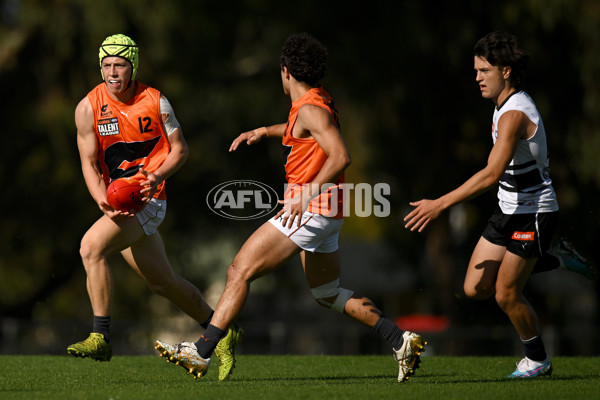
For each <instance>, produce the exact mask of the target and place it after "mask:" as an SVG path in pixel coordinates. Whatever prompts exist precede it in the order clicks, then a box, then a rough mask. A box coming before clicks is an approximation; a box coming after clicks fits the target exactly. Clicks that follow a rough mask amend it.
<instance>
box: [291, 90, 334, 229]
mask: <svg viewBox="0 0 600 400" xmlns="http://www.w3.org/2000/svg"><path fill="white" fill-rule="evenodd" d="M305 104H311V105H315V106H318V107H322V108H324V109H325V110H327V111H328V112H329V113H330V114H331V118H332V119H333V122H334V124H335V126H336V127H337V128H338V129H339V128H340V126H339V119H338V113H337V110H336V108H335V105H334V104H333V99H332V98H331V96H330V95H329V93H327V92H326V91H325V89H323V88H321V87H319V88H312V89H310V90H309V91H308V92H306V93H305V94H304V95H303V96H302V97H301V98H299V99H298V100H296V101H294V102H293V103H292V108H291V110H290V115H289V117H288V121H287V126H286V128H285V133H284V135H283V140H282V144H283V152H284V160H285V173H286V180H287V182H288V190H287V191H286V193H285V195H284V198H286V199H288V198H291V197H292V196H293V194H294V190H295V188H298V187H299V186H298V185H300V186H302V185H306V184H309V183H311V182H312V181H313V180H314V179H315V177H316V176H317V174H318V173H319V171H320V170H321V168H322V167H323V164H324V163H325V161H326V160H327V154H325V152H324V151H323V149H322V148H321V146H319V143H318V142H317V141H316V140H315V139H314V138H312V137H310V138H295V137H293V136H292V131H293V129H294V125H295V124H296V120H297V119H298V110H300V107H302V106H303V105H305ZM330 183H332V184H334V185H333V186H331V187H330V188H329V189H327V190H325V191H323V193H321V194H320V195H319V196H317V197H315V198H314V199H312V200H311V201H310V203H309V205H308V209H307V211H310V212H312V213H315V214H321V215H324V216H326V217H331V218H343V210H344V208H343V191H342V190H340V187H339V185H340V184H341V183H344V174H343V173H342V175H341V176H340V177H339V178H338V179H337V180H336V181H335V182H330ZM332 197H333V198H334V199H335V201H336V204H335V205H334V207H332V204H331V202H332Z"/></svg>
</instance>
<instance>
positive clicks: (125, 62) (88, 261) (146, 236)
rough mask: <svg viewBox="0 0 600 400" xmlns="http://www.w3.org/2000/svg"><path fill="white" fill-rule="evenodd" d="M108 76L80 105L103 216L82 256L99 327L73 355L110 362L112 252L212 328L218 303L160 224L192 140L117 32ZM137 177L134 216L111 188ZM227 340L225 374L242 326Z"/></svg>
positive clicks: (90, 175) (87, 163)
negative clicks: (192, 275)
mask: <svg viewBox="0 0 600 400" xmlns="http://www.w3.org/2000/svg"><path fill="white" fill-rule="evenodd" d="M99 58H100V72H101V75H102V78H103V80H104V81H103V82H102V83H100V84H98V85H97V86H96V87H95V88H94V89H93V90H92V91H90V92H89V93H88V95H87V96H86V97H84V98H83V100H81V102H80V103H79V104H78V105H77V108H76V110H75V124H76V126H77V146H78V148H79V153H80V157H81V168H82V170H83V177H84V179H85V183H86V185H87V188H88V190H89V192H90V194H91V196H92V198H93V199H94V201H95V202H96V203H97V204H98V207H99V208H100V211H102V216H101V217H100V218H99V219H98V220H97V221H96V222H95V223H94V224H93V225H92V227H91V228H90V229H89V230H88V231H87V232H86V233H85V235H84V236H83V239H82V240H81V249H80V253H81V258H82V261H83V265H84V267H85V271H86V273H87V289H88V294H89V297H90V301H91V303H92V309H93V313H94V322H93V329H92V332H91V333H90V335H89V337H88V338H87V339H85V340H84V341H81V342H78V343H75V344H73V345H71V346H69V347H68V349H67V352H68V354H70V355H72V356H75V357H90V358H93V359H95V360H98V361H109V360H110V359H111V357H112V347H111V343H110V303H111V294H112V288H113V280H112V276H111V271H110V266H109V265H108V262H107V257H108V256H109V255H111V254H113V253H119V252H120V253H121V255H122V256H123V258H124V259H125V261H126V262H127V263H128V264H129V265H130V266H131V268H133V269H134V270H135V271H136V272H137V273H138V274H139V275H140V276H141V277H142V278H144V279H145V280H146V281H147V282H148V285H149V286H150V288H151V289H152V290H153V291H154V292H156V293H158V294H160V295H162V296H164V297H166V298H168V299H169V300H171V301H172V302H173V303H174V304H175V305H177V306H178V307H179V308H180V309H181V310H183V311H184V312H185V313H187V314H188V315H189V316H191V317H192V318H193V319H195V320H196V321H198V323H199V324H200V325H202V326H203V327H205V328H206V327H207V326H208V323H209V322H210V319H211V316H212V313H213V311H212V309H211V308H210V306H209V305H208V304H206V302H205V301H204V299H203V297H202V294H201V293H200V291H199V290H198V288H196V287H195V286H194V285H192V284H191V283H190V282H188V281H187V280H185V279H184V278H182V277H181V276H179V275H177V274H176V273H175V272H174V271H173V269H172V268H171V265H170V264H169V260H168V259H167V255H166V252H165V248H164V245H163V241H162V239H161V236H160V234H159V232H158V226H159V225H160V224H161V222H162V221H163V218H164V217H165V213H166V208H167V197H166V193H165V180H166V179H167V178H168V177H170V176H171V175H173V174H174V173H175V172H176V171H177V170H178V169H179V168H181V166H182V165H183V164H184V163H185V161H186V159H187V157H188V153H189V150H188V146H187V143H186V141H185V139H184V137H183V133H182V131H181V127H180V125H179V123H178V122H177V119H176V118H175V114H174V113H173V108H172V106H171V104H170V103H169V101H168V100H167V99H166V97H164V96H163V95H162V94H161V93H160V91H158V90H156V89H154V88H151V87H149V86H147V85H144V84H142V83H141V82H138V81H137V80H136V79H135V78H136V74H137V70H138V62H139V55H138V46H137V44H136V43H135V42H134V41H133V40H132V39H131V38H129V37H128V36H125V35H122V34H117V35H112V36H109V37H107V38H106V40H104V42H103V43H102V45H101V46H100V54H99ZM123 177H131V178H134V179H138V180H139V181H140V183H141V185H142V186H143V187H144V189H143V190H142V194H143V195H144V198H143V200H144V202H145V203H146V204H145V207H144V208H143V209H142V210H141V211H139V212H137V213H135V214H133V213H131V212H124V211H119V210H115V209H113V208H112V207H111V206H110V205H109V204H108V202H107V198H106V189H107V187H108V185H109V183H110V182H111V181H113V180H115V179H118V178H123ZM228 332H229V335H228V336H226V337H225V339H224V340H223V341H222V343H221V346H222V347H223V348H222V349H221V352H220V355H221V361H222V362H221V367H220V371H219V372H220V375H222V377H221V378H222V379H225V378H227V376H229V374H230V373H231V370H232V368H233V365H234V358H233V357H234V354H233V352H234V349H235V345H236V344H237V341H238V340H239V338H240V335H241V333H242V331H241V330H240V329H239V328H238V327H237V326H235V325H232V328H231V329H230V330H229V331H228Z"/></svg>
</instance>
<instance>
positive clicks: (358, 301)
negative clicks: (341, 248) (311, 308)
mask: <svg viewBox="0 0 600 400" xmlns="http://www.w3.org/2000/svg"><path fill="white" fill-rule="evenodd" d="M301 258H302V265H303V266H304V273H305V274H306V279H307V281H308V286H309V287H310V288H311V289H313V288H315V287H318V286H321V285H324V284H326V283H329V282H331V281H334V280H336V279H338V278H339V277H340V260H339V252H338V251H334V252H332V253H311V252H307V251H303V252H302V254H301ZM336 297H337V296H336ZM324 300H326V301H327V302H329V303H333V302H334V301H335V297H330V298H327V299H324ZM344 312H345V313H346V314H347V315H349V316H350V317H352V318H354V319H355V320H357V321H359V322H361V323H362V324H364V325H367V326H369V327H373V326H374V325H375V324H376V323H377V321H378V320H379V317H380V316H381V314H382V313H381V311H379V310H378V309H377V307H376V306H375V304H373V302H372V301H371V300H370V299H368V298H366V297H363V296H360V295H357V294H356V293H355V294H353V295H352V298H350V300H348V302H347V303H346V305H345V307H344Z"/></svg>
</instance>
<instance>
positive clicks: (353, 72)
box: [0, 0, 600, 355]
mask: <svg viewBox="0 0 600 400" xmlns="http://www.w3.org/2000/svg"><path fill="white" fill-rule="evenodd" d="M0 21H1V24H0V93H1V94H2V112H3V115H4V118H3V121H4V122H3V124H2V126H3V138H4V142H3V146H2V147H1V148H0V152H1V153H0V154H1V159H2V164H1V165H2V166H1V167H0V179H1V181H2V184H3V189H2V211H3V212H2V213H1V214H0V246H2V247H1V251H0V321H1V323H2V326H1V329H0V343H1V344H0V353H1V354H31V353H48V354H65V348H66V346H67V345H68V344H70V343H73V342H75V341H78V340H81V339H83V338H84V337H86V335H87V333H88V332H89V329H90V328H91V322H92V321H91V320H92V314H91V307H90V305H89V300H88V297H87V292H86V289H85V272H84V269H83V267H82V265H81V261H80V259H79V253H78V251H79V241H80V239H81V237H82V235H83V234H84V232H85V231H86V230H87V229H88V227H89V226H90V225H91V224H92V223H93V222H94V221H95V220H96V219H97V218H98V217H99V215H100V214H99V210H98V207H97V206H96V204H95V203H94V202H93V201H92V199H91V197H90V196H89V194H88V192H87V189H86V187H85V184H84V181H83V177H82V174H81V170H80V164H79V156H78V152H77V147H76V142H75V125H74V121H73V113H74V109H75V106H76V105H77V103H78V102H79V101H80V100H81V99H82V98H83V97H84V96H85V95H86V94H87V92H88V91H89V90H90V89H91V88H92V87H93V86H95V85H96V84H98V83H99V82H100V81H101V77H100V73H99V66H98V47H99V45H100V43H101V42H102V41H103V40H104V38H105V37H106V36H108V35H111V34H114V33H125V34H127V35H130V36H131V37H133V38H134V40H136V41H137V43H138V45H139V46H140V68H139V73H138V78H139V79H140V80H141V81H142V82H144V83H147V84H149V85H151V86H154V87H157V88H159V89H160V90H161V91H162V92H163V93H164V94H165V95H166V96H167V97H168V98H169V100H170V101H171V103H172V104H173V106H174V109H175V112H176V115H177V118H178V120H179V121H180V123H181V124H182V127H183V131H184V134H185V137H186V139H187V141H188V144H189V146H190V150H191V155H190V158H189V160H188V162H187V163H186V165H185V166H184V167H183V168H182V169H181V170H180V171H179V172H178V173H177V174H176V175H174V176H173V177H172V178H171V179H170V180H169V183H168V193H169V212H168V214H167V218H166V220H165V221H164V223H163V225H162V226H161V233H162V235H163V238H164V240H165V244H166V246H167V250H168V253H169V256H170V259H171V262H172V264H173V266H174V268H175V269H176V270H177V272H178V273H180V274H181V275H183V276H184V277H186V278H187V279H189V280H190V281H192V282H193V283H194V284H196V285H197V286H198V287H199V288H201V290H203V291H204V292H205V294H206V297H207V300H208V301H209V302H210V303H211V304H213V305H214V304H216V301H217V300H218V296H219V295H220V293H221V291H222V289H223V286H224V280H225V271H226V268H227V266H228V264H229V263H230V262H231V260H232V258H233V256H234V255H235V253H236V251H237V249H238V248H239V247H240V246H241V244H242V243H243V241H244V240H245V238H246V237H247V236H248V235H249V234H250V233H251V232H252V231H253V230H254V229H256V228H257V227H258V226H259V225H260V223H261V222H262V221H250V222H248V221H230V220H226V219H223V218H220V217H218V216H217V215H215V214H214V213H212V212H211V211H210V210H209V209H208V207H207V206H206V202H205V197H206V194H207V193H208V192H209V191H210V189H211V188H213V187H214V186H215V185H217V184H219V183H222V182H225V181H229V180H232V179H251V180H256V181H259V182H262V183H265V184H268V185H270V186H271V187H274V188H282V183H283V180H284V175H283V168H282V159H281V150H280V144H279V143H276V141H272V142H270V143H264V142H263V143H260V144H259V145H257V146H255V147H254V148H242V149H240V150H238V151H237V152H235V153H233V154H229V153H228V151H227V150H228V148H229V144H230V143H231V141H232V140H233V139H234V138H235V137H236V136H237V135H238V134H239V133H241V132H243V131H246V130H249V129H253V128H255V127H259V126H263V125H269V124H275V123H280V122H284V121H285V119H286V117H287V112H288V110H289V106H290V104H289V99H288V98H287V97H286V96H285V95H284V94H283V92H282V89H281V82H280V79H279V53H280V49H281V45H282V43H283V41H284V40H285V39H286V37H287V36H288V35H289V34H291V33H293V32H298V31H307V32H310V33H312V34H313V35H315V36H316V37H317V38H319V39H320V40H321V41H322V42H323V43H324V44H325V45H326V46H327V47H328V48H329V55H330V61H329V73H328V76H327V78H326V80H325V87H326V88H327V89H328V91H329V92H330V93H331V94H332V95H333V97H334V98H335V99H336V103H337V106H338V109H339V111H340V117H341V121H342V130H343V135H344V137H345V140H346V141H347V143H348V146H349V148H350V152H351V155H352V157H353V164H352V166H351V167H350V169H349V170H348V172H347V181H348V182H354V183H359V182H365V183H371V184H375V183H379V182H384V183H388V184H389V185H390V186H391V194H390V196H388V198H389V200H390V203H391V206H392V212H391V215H390V216H389V217H387V218H376V217H369V218H359V217H352V218H348V219H347V220H346V222H345V225H344V229H343V232H342V236H341V243H340V245H341V251H342V254H343V259H344V262H345V266H344V268H345V270H344V272H343V277H342V285H343V286H344V287H347V288H352V289H354V290H356V291H358V292H360V293H362V294H364V295H367V296H369V297H370V298H372V299H373V300H374V301H375V303H376V304H378V305H379V306H380V308H382V309H383V310H384V312H385V313H386V314H387V315H388V316H390V317H392V318H394V319H396V318H397V321H398V323H399V325H400V326H401V327H403V328H404V329H417V330H420V331H422V332H423V333H424V334H425V335H426V336H427V339H428V340H429V342H430V348H429V350H428V353H429V354H443V355H476V354H482V355H483V354H485V355H495V354H498V355H506V354H511V355H512V354H520V353H521V347H520V344H519V341H518V337H517V334H516V333H515V332H514V330H513V329H512V327H511V326H510V323H509V322H508V319H507V318H506V316H505V315H504V314H503V313H502V312H501V311H500V310H499V308H498V307H497V305H496V304H495V302H494V300H493V299H490V300H487V301H481V302H474V301H469V300H466V299H465V298H464V294H463V292H462V280H463V277H464V273H465V269H466V265H467V262H468V259H469V256H470V253H471V250H472V248H473V247H474V245H475V243H476V241H477V239H478V238H479V235H480V233H481V231H482V229H483V226H484V224H485V222H486V219H487V217H488V216H489V215H490V213H491V211H492V209H493V207H494V204H495V202H496V198H495V191H490V192H488V193H487V194H485V195H483V196H481V197H480V198H478V199H475V200H473V201H471V202H469V203H466V204H463V205H460V206H457V207H455V208H454V209H452V210H451V211H450V212H448V213H446V214H445V215H443V216H442V217H440V218H439V219H438V220H437V221H436V222H435V223H433V224H431V225H430V227H429V228H428V229H427V231H426V232H425V233H423V234H416V233H411V232H408V231H406V230H405V229H404V228H403V222H402V219H403V217H404V216H405V215H406V214H407V212H408V211H409V209H410V208H409V206H408V202H409V201H411V200H418V199H420V198H423V197H429V198H432V197H437V196H440V195H442V194H444V193H446V192H447V191H449V190H451V189H453V188H455V187H456V186H458V185H459V184H461V183H462V182H463V181H464V180H466V179H467V178H468V177H469V176H470V175H471V174H473V173H475V172H476V171H478V170H479V169H481V168H482V167H483V166H484V165H485V163H486V159H487V156H488V154H489V151H490V149H491V146H492V140H491V135H490V123H491V116H492V112H493V105H492V103H491V102H490V101H488V100H483V99H481V96H480V94H479V90H478V87H477V85H476V83H475V80H474V76H475V75H474V72H473V56H472V49H473V45H474V43H475V42H476V41H477V40H478V39H479V38H480V37H482V36H483V35H485V34H486V33H488V32H490V31H493V30H506V31H509V32H511V33H513V34H515V35H517V36H518V38H519V41H520V44H521V46H522V47H523V48H525V49H526V50H527V51H529V52H530V53H531V55H532V58H531V61H530V66H529V74H528V78H527V80H526V82H525V89H526V90H527V91H528V92H529V93H530V94H531V95H532V97H533V98H534V100H535V101H536V103H537V105H538V108H539V110H540V112H541V113H542V116H543V119H544V122H545V125H546V130H547V133H548V145H549V148H550V151H551V166H552V178H553V180H554V183H555V188H556V190H557V193H558V197H559V203H560V207H561V223H560V234H561V235H563V236H568V237H570V238H571V239H572V240H573V241H574V243H576V245H577V248H578V249H579V250H580V252H581V253H583V254H584V255H586V256H588V258H589V259H590V260H591V261H592V262H593V263H594V264H597V261H598V256H597V251H596V249H597V246H598V243H599V239H600V232H599V224H598V223H599V219H598V194H599V188H600V167H599V166H598V154H599V153H600V135H599V134H598V133H599V120H598V117H597V115H598V108H599V105H600V104H599V103H600V84H599V83H598V78H597V77H598V76H600V61H599V60H598V54H600V52H599V50H600V3H599V2H597V1H594V0H582V1H573V0H553V1H542V0H508V1H495V2H488V1H447V2H443V1H427V0H415V1H404V2H393V1H373V2H348V1H346V2H324V1H313V0H308V1H302V2H295V3H290V2H280V1H272V0H243V1H237V2H214V1H210V2H209V1H172V2H165V1H159V0H155V1H152V0H144V1H142V0H140V1H103V2H98V1H91V0H90V1H87V0H79V1H76V0H71V1H68V0H63V1H61V0H3V1H1V2H0ZM279 190H281V189H279ZM111 261H112V266H113V274H114V278H115V291H114V301H113V310H112V320H113V330H112V338H113V339H112V340H113V345H114V347H115V352H116V354H149V353H152V351H153V350H152V343H153V340H154V339H156V338H159V337H160V338H161V339H164V340H168V341H182V340H192V339H193V340H195V339H196V338H197V337H198V336H199V334H200V329H199V327H198V326H197V325H196V324H195V323H194V322H193V321H191V319H190V318H188V317H187V316H185V315H184V314H183V313H181V312H180V311H179V310H177V309H175V308H174V306H172V305H171V304H170V303H169V302H168V301H166V300H165V299H163V298H161V297H159V296H156V295H154V294H152V293H151V292H150V290H149V289H148V288H147V286H146V284H145V283H144V281H142V280H141V279H140V278H139V277H138V276H137V275H135V274H134V273H133V272H132V271H131V270H130V269H129V268H128V267H127V266H126V265H125V264H124V263H123V262H122V260H121V259H120V258H119V257H113V258H111ZM597 286H598V284H597V283H595V282H591V281H588V280H586V279H585V278H583V277H581V276H579V275H575V274H573V273H569V272H566V271H554V272H550V273H545V274H540V275H535V276H533V277H532V278H531V279H530V282H529V284H528V286H527V288H526V296H527V297H528V298H529V299H530V301H531V303H532V304H533V306H534V307H535V309H536V311H537V313H538V316H539V318H540V322H541V325H542V329H543V333H544V340H545V342H546V344H547V347H548V350H549V352H550V354H551V355H590V354H591V355H598V354H599V353H600V348H599V346H598V341H597V340H595V339H596V338H597V337H598V333H599V332H598V326H599V323H600V321H599V315H600V314H599V313H600V312H599V310H598V290H597ZM240 322H241V323H242V325H243V326H244V327H245V329H246V336H245V339H244V343H243V344H242V345H241V348H240V351H241V352H245V353H278V354H285V353H296V354H320V353H325V354H358V353H383V352H388V351H389V349H388V348H387V345H386V344H385V343H383V342H382V341H381V340H380V339H379V338H377V337H376V336H375V335H374V334H373V333H372V332H370V330H369V329H368V328H365V327H363V326H360V325H358V324H356V323H353V322H351V321H349V320H348V318H346V317H343V316H341V315H338V314H336V313H333V312H331V311H328V310H325V309H322V308H320V307H318V306H317V305H316V303H315V302H314V300H313V299H312V297H311V296H310V292H309V290H308V288H307V285H306V283H305V281H304V278H303V275H302V272H301V267H300V264H299V261H298V260H295V261H293V262H291V263H289V265H286V266H284V267H283V268H282V269H281V270H280V271H278V272H276V273H274V274H271V275H269V276H266V277H264V278H261V279H260V280H258V281H256V282H255V283H253V287H252V292H251V296H250V298H249V301H248V304H247V306H246V308H245V310H244V312H243V314H242V316H241V319H240Z"/></svg>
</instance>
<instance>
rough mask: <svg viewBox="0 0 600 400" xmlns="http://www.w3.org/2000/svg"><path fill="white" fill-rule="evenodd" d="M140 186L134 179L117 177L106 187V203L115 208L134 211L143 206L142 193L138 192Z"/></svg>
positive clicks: (140, 188)
mask: <svg viewBox="0 0 600 400" xmlns="http://www.w3.org/2000/svg"><path fill="white" fill-rule="evenodd" d="M140 190H142V186H140V183H139V182H138V181H136V180H134V179H128V178H119V179H115V180H114V181H112V182H111V183H110V185H108V189H106V198H107V199H108V204H110V206H111V207H112V208H114V209H115V210H121V211H129V212H132V213H136V212H138V211H140V210H141V209H142V208H144V205H145V204H144V202H143V201H142V195H141V194H140Z"/></svg>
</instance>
